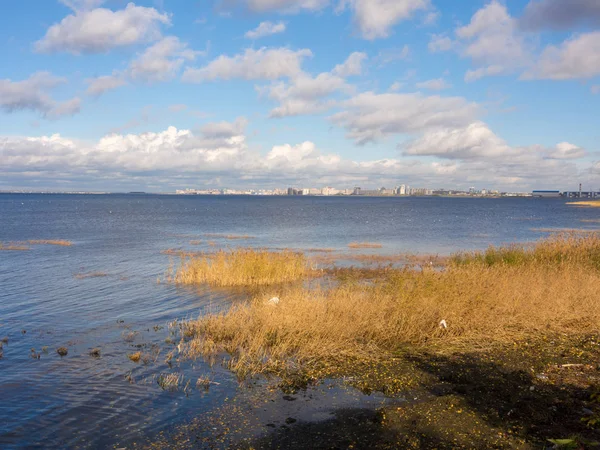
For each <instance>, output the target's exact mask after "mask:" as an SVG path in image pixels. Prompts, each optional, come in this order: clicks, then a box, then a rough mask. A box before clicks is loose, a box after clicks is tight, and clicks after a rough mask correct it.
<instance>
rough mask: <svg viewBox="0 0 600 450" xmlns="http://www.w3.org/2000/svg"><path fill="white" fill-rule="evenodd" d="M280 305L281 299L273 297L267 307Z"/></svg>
mask: <svg viewBox="0 0 600 450" xmlns="http://www.w3.org/2000/svg"><path fill="white" fill-rule="evenodd" d="M278 304H279V297H273V298H272V299H269V300H268V301H267V305H272V306H275V305H278Z"/></svg>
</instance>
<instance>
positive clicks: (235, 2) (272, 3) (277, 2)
mask: <svg viewBox="0 0 600 450" xmlns="http://www.w3.org/2000/svg"><path fill="white" fill-rule="evenodd" d="M328 5H329V0H221V2H220V5H219V8H220V9H221V10H225V11H227V10H230V9H231V8H233V7H236V6H242V7H244V8H247V9H248V10H250V11H252V12H258V13H264V12H282V13H284V14H286V13H287V14H291V13H297V12H299V11H302V10H305V11H318V10H320V9H323V8H325V7H326V6H328Z"/></svg>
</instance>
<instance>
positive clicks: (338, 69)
mask: <svg viewBox="0 0 600 450" xmlns="http://www.w3.org/2000/svg"><path fill="white" fill-rule="evenodd" d="M367 58H368V57H367V54H366V53H362V52H354V53H352V54H351V55H350V56H348V59H346V61H344V62H343V63H342V64H338V65H337V66H335V68H334V69H333V71H332V72H333V74H335V75H339V76H340V77H349V76H353V75H361V74H362V70H363V62H364V61H365V60H366V59H367Z"/></svg>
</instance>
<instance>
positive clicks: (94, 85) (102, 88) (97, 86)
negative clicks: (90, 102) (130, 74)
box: [85, 72, 127, 97]
mask: <svg viewBox="0 0 600 450" xmlns="http://www.w3.org/2000/svg"><path fill="white" fill-rule="evenodd" d="M85 81H86V83H87V85H88V88H87V90H86V93H87V94H88V95H92V96H96V97H97V96H100V95H102V94H104V93H105V92H108V91H112V90H113V89H117V88H119V87H121V86H124V85H125V84H127V82H126V81H125V80H124V78H123V75H122V74H120V73H118V72H113V74H112V75H104V76H100V77H96V78H88V79H87V80H85Z"/></svg>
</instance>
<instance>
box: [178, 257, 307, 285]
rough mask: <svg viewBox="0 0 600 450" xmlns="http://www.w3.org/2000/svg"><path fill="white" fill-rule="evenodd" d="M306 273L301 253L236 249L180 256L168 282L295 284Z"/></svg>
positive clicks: (305, 261) (305, 265)
mask: <svg viewBox="0 0 600 450" xmlns="http://www.w3.org/2000/svg"><path fill="white" fill-rule="evenodd" d="M307 273H308V267H307V260H306V258H305V256H304V255H303V254H302V253H298V252H292V251H290V250H283V251H281V252H270V251H267V250H256V249H251V248H237V249H232V250H220V251H218V252H215V253H205V254H201V255H197V256H189V257H187V256H184V257H182V259H181V263H180V265H179V267H177V268H176V269H175V270H174V274H173V277H172V279H173V280H174V281H175V282H176V283H182V284H203V283H206V284H209V285H211V286H223V287H225V286H261V285H269V284H276V283H284V282H290V281H296V280H299V279H301V278H303V277H304V276H306V275H307Z"/></svg>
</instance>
